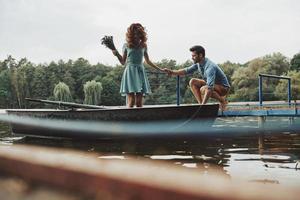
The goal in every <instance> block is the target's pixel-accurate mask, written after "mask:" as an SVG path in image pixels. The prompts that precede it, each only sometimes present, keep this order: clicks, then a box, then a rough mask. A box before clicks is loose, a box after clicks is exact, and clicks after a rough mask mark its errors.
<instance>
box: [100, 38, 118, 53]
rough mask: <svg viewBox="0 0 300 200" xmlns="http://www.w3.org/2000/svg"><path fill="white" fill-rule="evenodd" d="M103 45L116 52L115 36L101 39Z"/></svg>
mask: <svg viewBox="0 0 300 200" xmlns="http://www.w3.org/2000/svg"><path fill="white" fill-rule="evenodd" d="M101 44H103V45H104V46H106V47H107V48H109V49H110V50H116V47H115V45H114V40H113V36H107V35H106V36H104V37H103V38H102V39H101Z"/></svg>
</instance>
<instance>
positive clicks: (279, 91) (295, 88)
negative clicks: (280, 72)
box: [275, 70, 300, 101]
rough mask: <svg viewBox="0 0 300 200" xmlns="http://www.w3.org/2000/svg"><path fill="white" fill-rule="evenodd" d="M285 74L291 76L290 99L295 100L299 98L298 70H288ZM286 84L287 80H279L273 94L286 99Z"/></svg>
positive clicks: (299, 79)
mask: <svg viewBox="0 0 300 200" xmlns="http://www.w3.org/2000/svg"><path fill="white" fill-rule="evenodd" d="M287 76H288V77H290V78H291V90H292V91H291V92H292V94H291V95H292V99H294V100H295V101H296V100H297V99H300V72H299V71H296V70H293V71H289V72H288V74H287ZM287 85H288V81H287V80H280V81H279V84H278V85H277V86H276V90H275V94H276V96H277V97H279V98H280V99H287Z"/></svg>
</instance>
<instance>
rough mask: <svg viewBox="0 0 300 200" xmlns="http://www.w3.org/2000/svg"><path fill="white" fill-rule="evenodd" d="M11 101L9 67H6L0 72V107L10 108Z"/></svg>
mask: <svg viewBox="0 0 300 200" xmlns="http://www.w3.org/2000/svg"><path fill="white" fill-rule="evenodd" d="M11 103H12V102H11V86H10V76H9V69H6V70H3V71H1V73H0V106H1V108H10V107H11Z"/></svg>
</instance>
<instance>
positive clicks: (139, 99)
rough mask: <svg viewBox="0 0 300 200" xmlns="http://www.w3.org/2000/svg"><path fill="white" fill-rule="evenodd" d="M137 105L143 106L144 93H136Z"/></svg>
mask: <svg viewBox="0 0 300 200" xmlns="http://www.w3.org/2000/svg"><path fill="white" fill-rule="evenodd" d="M135 102H136V107H143V94H142V93H136V96H135Z"/></svg>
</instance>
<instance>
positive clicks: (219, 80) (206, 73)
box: [184, 58, 230, 88]
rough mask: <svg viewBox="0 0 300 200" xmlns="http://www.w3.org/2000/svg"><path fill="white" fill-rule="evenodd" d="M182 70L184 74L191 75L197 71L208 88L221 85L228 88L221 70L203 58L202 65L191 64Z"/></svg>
mask: <svg viewBox="0 0 300 200" xmlns="http://www.w3.org/2000/svg"><path fill="white" fill-rule="evenodd" d="M184 70H185V73H186V74H192V73H194V72H195V71H198V72H199V73H200V74H201V76H202V78H203V79H204V80H205V81H206V84H207V86H208V87H209V88H213V87H214V85H215V84H218V85H223V86H224V87H230V85H229V82H228V80H227V77H226V75H225V73H224V72H223V70H222V69H221V68H220V67H219V66H218V65H217V64H215V63H213V62H212V61H211V60H209V59H208V58H205V60H204V62H203V63H201V64H199V63H196V64H193V65H192V66H190V67H187V68H185V69H184Z"/></svg>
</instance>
